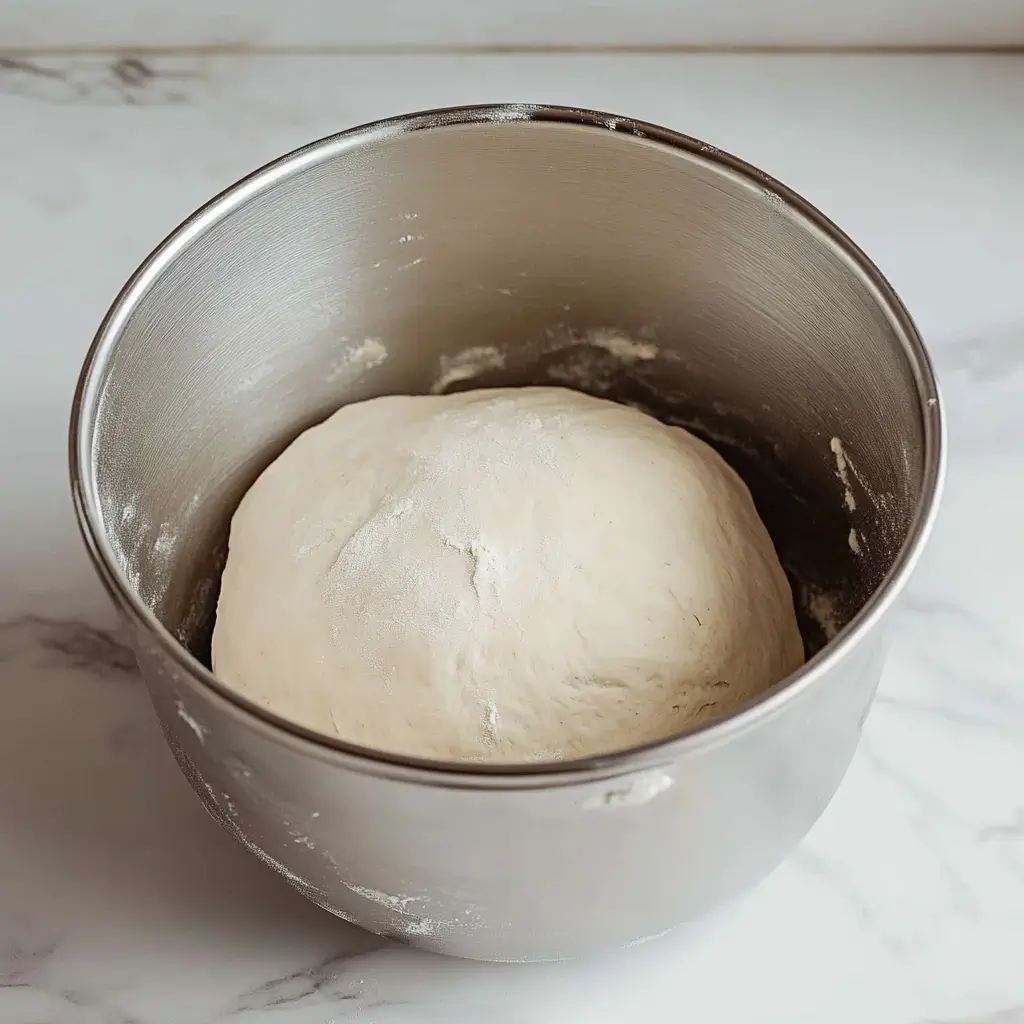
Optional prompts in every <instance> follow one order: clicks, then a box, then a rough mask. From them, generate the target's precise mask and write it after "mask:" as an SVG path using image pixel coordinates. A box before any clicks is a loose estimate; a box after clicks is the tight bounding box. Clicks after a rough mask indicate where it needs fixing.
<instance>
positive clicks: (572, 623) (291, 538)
mask: <svg viewBox="0 0 1024 1024" xmlns="http://www.w3.org/2000/svg"><path fill="white" fill-rule="evenodd" d="M802 661H803V645H802V642H801V639H800V633H799V631H798V629H797V623H796V616H795V614H794V611H793V599H792V595H791V592H790V588H789V584H788V582H787V580H786V577H785V575H784V573H783V571H782V568H781V566H780V565H779V560H778V557H777V556H776V554H775V549H774V548H773V546H772V542H771V539H770V538H769V536H768V533H767V531H766V530H765V528H764V525H763V524H762V523H761V521H760V519H759V518H758V516H757V512H756V511H755V509H754V504H753V502H752V500H751V498H750V494H749V492H748V491H747V488H746V486H745V485H744V484H743V483H742V481H741V480H740V478H739V477H738V476H737V475H736V474H735V473H734V472H733V471H732V469H730V468H729V466H728V465H727V464H726V463H725V462H724V461H723V460H722V458H721V457H720V456H719V455H718V454H716V453H715V451H714V450H713V449H711V448H709V447H708V446H707V445H706V444H704V443H703V442H702V441H699V440H698V439H697V438H695V437H694V436H693V435H691V434H689V433H687V432H686V431H685V430H682V429H680V428H678V427H669V426H666V425H664V424H663V423H661V422H659V421H658V420H656V419H654V418H652V417H651V416H648V415H646V414H645V413H642V412H639V411H637V410H636V409H632V408H629V407H627V406H622V405H617V404H615V403H613V402H609V401H605V400H603V399H598V398H591V397H589V396H587V395H583V394H579V393H577V392H574V391H569V390H566V389H563V388H515V389H500V390H481V391H468V392H463V393H461V394H454V395H443V396H417V397H408V396H396V397H388V398H376V399H373V400H371V401H366V402H360V403H357V404H354V405H348V406H345V407H344V408H342V409H341V410H339V411H338V412H337V413H335V414H334V415H333V416H331V417H330V419H328V420H326V421H325V422H324V423H321V424H320V425H319V426H316V427H313V428H312V429H310V430H308V431H306V432H305V433H304V434H302V435H301V436H300V437H299V438H298V439H297V440H296V441H295V442H294V443H293V444H292V445H291V446H290V447H289V448H288V449H287V450H286V451H285V452H284V453H283V454H282V455H281V456H280V457H279V458H278V459H277V460H276V461H275V462H274V463H273V464H272V465H271V466H270V467H269V468H268V469H267V470H266V471H265V472H264V473H263V474H262V476H260V478H259V479H258V480H257V481H256V483H255V484H253V486H252V488H251V490H250V491H249V492H248V494H247V495H246V496H245V498H244V500H243V501H242V503H241V504H240V505H239V507H238V510H237V512H236V513H235V516H234V519H233V521H232V523H231V537H230V548H229V553H228V558H227V564H226V566H225V569H224V577H223V582H222V588H221V593H220V603H219V606H218V610H217V623H216V629H215V631H214V635H213V668H214V671H215V672H216V674H217V676H218V677H219V678H220V679H222V680H223V681H224V683H226V684H227V685H228V686H231V687H234V688H235V689H236V690H238V691H240V692H241V693H243V694H245V695H246V696H247V697H249V698H250V699H251V700H253V701H255V702H257V703H259V704H261V705H263V706H265V707H267V708H269V709H272V710H273V711H275V712H277V713H278V714H279V715H281V716H282V717H284V718H287V719H290V720H292V721H294V722H297V723H301V724H302V725H305V726H307V727H309V728H311V729H314V730H316V731H318V732H320V733H326V734H328V735H333V736H339V737H341V738H342V739H344V740H348V741H351V742H354V743H358V744H362V745H364V746H367V747H373V748H376V749H378V750H382V751H389V752H391V753H395V754H405V755H413V756H418V757H425V758H438V759H444V760H458V761H504V762H524V761H535V760H548V759H560V758H575V757H581V756H586V755H594V754H604V753H609V752H612V751H616V750H622V749H624V748H628V747H632V746H635V745H638V744H643V743H648V742H651V741H653V740H659V739H662V738H665V737H669V736H672V735H673V734H674V733H677V732H679V731H680V730H681V729H682V728H684V727H686V726H687V725H690V724H692V723H694V722H696V721H701V720H706V719H707V718H709V717H717V716H719V715H722V714H724V713H727V712H728V711H730V710H731V709H734V708H736V707H737V706H738V705H741V704H743V703H744V702H746V701H748V700H749V699H750V698H752V697H754V696H756V695H757V694H758V693H760V692H761V691H763V690H764V689H765V688H766V687H768V686H771V685H772V684H773V683H775V682H776V681H778V680H779V679H781V678H783V677H784V676H786V675H788V674H789V673H790V672H792V671H793V670H794V669H796V668H797V667H798V666H799V665H800V664H801V663H802Z"/></svg>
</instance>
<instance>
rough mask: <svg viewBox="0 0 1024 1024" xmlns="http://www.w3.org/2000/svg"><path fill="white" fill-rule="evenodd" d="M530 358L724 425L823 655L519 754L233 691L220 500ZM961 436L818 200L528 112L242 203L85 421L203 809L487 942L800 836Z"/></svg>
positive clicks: (79, 450) (858, 711)
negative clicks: (312, 449) (340, 437)
mask: <svg viewBox="0 0 1024 1024" xmlns="http://www.w3.org/2000/svg"><path fill="white" fill-rule="evenodd" d="M467 349H469V351H467ZM529 382H536V383H561V384H568V385H570V386H575V387H579V388H581V389H584V390H589V391H591V392H594V393H597V394H603V395H608V396H610V397H613V398H616V399H619V400H622V401H628V402H632V403H635V404H638V405H641V406H643V407H645V408H647V409H650V410H651V411H653V412H654V413H656V414H657V415H660V416H662V417H664V418H666V419H669V420H672V421H675V422H680V423H685V424H689V425H691V426H692V427H693V428H695V429H696V430H698V431H699V432H701V433H703V435H704V436H705V437H707V438H709V439H710V440H712V441H713V442H714V443H716V444H717V445H718V446H719V448H720V449H721V450H722V451H723V452H724V453H725V454H726V456H727V457H728V458H729V459H730V460H732V461H733V463H734V464H735V465H736V467H737V468H738V469H739V470H740V472H741V473H742V474H743V475H744V476H745V477H746V479H747V481H748V483H749V484H750V486H751V489H752V491H753V493H754V495H755V499H756V501H757V503H758V505H759V507H760V510H761V513H762V516H763V518H764V520H765V522H766V523H767V525H768V528H769V530H770V531H771V533H772V535H773V537H774V539H775V542H776V545H777V547H778V549H779V551H780V553H781V556H782V559H783V562H784V564H785V566H786V568H787V570H788V572H789V573H790V575H791V579H792V581H793V585H794V591H795V593H796V595H797V600H798V604H799V606H800V609H801V615H802V624H803V629H804V635H805V638H806V641H807V645H808V651H809V653H810V654H811V657H810V660H809V661H808V663H807V665H806V667H805V668H804V669H802V670H801V671H800V672H797V673H796V674H795V675H793V676H792V677H791V678H789V679H787V680H784V681H783V682H782V683H780V684H779V685H778V686H776V687H774V688H773V689H772V690H770V691H769V692H767V693H765V694H764V696H763V697H762V698H761V699H759V700H758V701H756V702H755V703H753V704H752V705H751V706H749V707H746V708H744V709H742V710H741V711H740V712H739V713H737V714H734V715H732V716H731V717H729V718H728V719H726V720H723V721H720V722H717V723H713V724H711V725H708V726H705V727H703V728H699V729H696V730H693V731H691V732H690V733H689V734H685V735H681V736H679V737H678V738H677V739H673V740H671V741H669V742H663V743H658V744H654V745H652V746H650V747H648V748H645V749H639V750H633V751H629V752H627V753H623V754H617V755H614V756H608V757H601V758H594V759H592V760H588V761H580V762H574V763H561V764H533V765H524V766H519V767H516V766H512V767H487V766H477V765H466V764H461V765H460V764H444V763H432V762H426V761H416V760H413V759H411V758H402V757H390V756H384V755H381V754H378V753H375V752H374V751H372V750H367V749H362V748H359V747H355V746H352V745H351V744H346V743H343V742H341V741H338V740H330V739H325V738H323V737H320V736H317V735H314V734H311V733H309V732H308V731H306V730H304V729H302V728H298V727H296V726H294V725H291V724H289V723H288V722H285V721H282V720H281V719H279V718H277V717H275V716H274V715H273V714H272V713H270V712H268V711H267V710H265V709H264V708H261V707H255V706H253V705H252V704H249V703H248V702H246V701H245V700H244V699H242V698H241V697H238V696H237V695H235V694H233V693H231V692H230V691H228V690H227V689H225V688H224V687H223V686H222V685H221V684H220V683H218V681H217V680H216V679H215V678H214V677H213V676H212V674H211V673H210V671H209V668H208V664H209V662H208V656H209V639H210V632H211V628H212V622H213V617H214V610H215V605H216V598H217V587H218V578H219V571H220V568H221V566H222V565H223V560H224V553H225V541H226V537H227V528H228V521H229V518H230V515H231V513H232V511H233V510H234V508H235V506H236V504H237V502H238V501H239V499H240V498H241V496H242V495H243V493H244V492H245V490H246V489H247V488H248V486H249V485H250V484H251V483H252V481H253V480H254V479H255V477H256V476H257V474H258V473H259V472H260V471H261V469H262V468H263V467H264V466H266V465H267V463H268V462H269V461H270V460H271V459H272V458H274V457H275V456H276V455H277V454H278V453H279V452H280V451H281V450H282V448H283V447H284V446H285V445H286V444H287V443H288V442H289V441H290V440H291V439H292V438H294V437H295V436H296V434H297V433H298V432H299V431H301V430H302V429H304V428H305V427H307V426H309V425H310V424H312V423H314V422H316V421H318V420H320V419H322V418H324V417H325V416H326V415H327V414H328V413H330V412H331V411H333V410H334V409H335V408H336V407H337V406H338V405H340V404H341V403H344V402H351V401H355V400H358V399H364V398H368V397H370V396H373V395H380V394H384V393H389V392H424V391H428V390H431V389H434V390H437V389H441V388H444V387H467V386H473V385H492V384H499V383H502V384H507V383H512V384H525V383H529ZM943 449H944V443H943V431H942V422H941V417H940V408H939V399H938V393H937V391H936V386H935V381H934V379H933V377H932V372H931V369H930V367H929V364H928V360H927V357H926V355H925V352H924V350H923V348H922V346H921V342H920V339H919V338H918V335H917V333H916V331H915V328H914V326H913V324H912V322H911V320H910V318H909V317H908V315H907V313H906V311H905V310H904V308H903V307H902V305H901V304H900V302H899V301H898V299H897V298H896V296H895V295H894V294H893V292H892V290H891V289H890V288H889V286H888V285H887V284H886V282H885V281H884V280H883V278H882V277H881V275H880V274H879V272H878V271H877V270H876V269H875V268H874V267H873V266H872V264H871V263H870V262H869V261H868V260H867V259H866V258H865V257H864V255H863V254H862V253H861V252H860V251H859V250H857V249H856V248H855V247H854V245H853V244H852V243H851V242H850V241H849V240H848V239H847V238H846V237H844V236H843V235H842V234H841V233H840V232H839V231H838V230H837V229H836V228H835V227H834V226H833V225H832V224H830V223H829V222H828V221H827V220H825V218H823V217H822V216H821V214H819V213H818V212H817V211H816V210H814V209H813V208H811V207H810V206H809V205H808V204H807V203H805V202H804V201H803V200H801V199H800V198H799V197H798V196H796V195H794V194H793V193H792V192H790V191H789V190H787V189H786V188H785V187H783V186H782V185H780V184H779V183H778V182H776V181H774V180H772V179H770V178H768V177H767V176H765V175H764V174H762V173H760V172H759V171H757V170H755V169H753V168H752V167H749V166H747V165H746V164H744V163H742V162H740V161H738V160H736V159H734V158H732V157H730V156H727V155H725V154H723V153H720V152H717V151H716V150H715V149H713V148H712V147H710V146H706V145H702V144H700V143H698V142H696V141H694V140H692V139H689V138H686V137H684V136H681V135H678V134H676V133H674V132H670V131H666V130H665V129H662V128H657V127H655V126H653V125H648V124H643V123H639V122H636V121H632V120H629V119H627V118H620V117H611V116H608V115H604V114H597V113H591V112H587V111H580V110H567V109H556V108H548V107H516V106H502V107H486V108H469V109H458V110H447V111H436V112H431V113H425V114H415V115H411V116H408V117H402V118H398V119H395V120H391V121H385V122H382V123H379V124H373V125H370V126H367V127H363V128H357V129H355V130H353V131H349V132H345V133H343V134H341V135H338V136H335V137H333V138H329V139H325V140H323V141H321V142H317V143H314V144H313V145H311V146H307V147H306V148H305V149H301V150H299V151H297V152H295V153H292V154H291V155H289V156H286V157H284V158H282V159H281V160H278V161H276V162H275V163H273V164H270V165H269V166H267V167H265V168H263V169H262V170H260V171H258V172H256V173H255V174H253V175H252V176H250V177H249V178H246V179H245V180H244V181H242V182H240V183H239V184H237V185H235V186H234V187H233V188H231V189H229V190H228V191H227V192H225V193H223V194H222V195H220V196H219V197H217V198H216V199H214V200H213V201H212V202H211V203H210V204H209V205H207V206H205V207H204V208H203V209H202V210H200V211H199V212H198V213H196V214H195V215H193V216H192V217H191V218H189V220H187V221H186V222H185V223H184V224H183V225H182V226H181V227H180V228H178V230H177V231H175V232H174V233H173V234H172V235H171V236H170V237H169V238H168V239H167V240H166V241H165V242H164V243H163V244H162V245H161V246H160V247H159V248H158V249H157V250H156V251H155V252H154V253H153V255H152V256H150V258H149V259H148V260H147V261H146V263H145V264H144V265H143V266H142V268H141V269H140V270H139V271H138V272H137V273H136V275H135V276H134V277H133V278H132V280H131V281H130V282H129V284H128V285H127V286H126V288H125V289H124V291H123V292H122V293H121V295H120V296H119V297H118V299H117V301H116V302H115V303H114V306H113V307H112V309H111V311H110V313H109V314H108V316H107V318H106V320H105V321H104V323H103V325H102V327H101V328H100V331H99V333H98V335H97V337H96V340H95V342H94V343H93V346H92V349H91V350H90V352H89V355H88V359H87V361H86V364H85V368H84V370H83V373H82V377H81V382H80V386H79V390H78V393H77V395H76V398H75V404H74V412H73V417H72V425H71V466H72V477H73V489H74V496H75V501H76V503H77V509H78V514H79V517H80V522H81V526H82V531H83V534H84V536H85V540H86V542H87V544H88V546H89V549H90V551H91V553H92V557H93V559H94V560H95V563H96V567H97V569H98V571H99V574H100V576H101V577H102V579H103V581H104V583H105V584H106V586H107V589H108V590H109V592H110V594H111V595H112V597H113V599H114V601H115V602H116V604H117V606H118V607H119V609H120V610H121V611H122V612H123V614H124V618H125V620H126V622H127V624H128V627H129V629H130V632H131V637H132V642H133V643H134V645H135V649H136V651H137V654H138V659H139V663H140V665H141V668H142V673H143V676H144V678H145V680H146V684H147V686H148V687H149V691H150V693H151V695H152V700H153V703H154V705H155V707H156V710H157V714H158V715H159V717H160V721H161V722H162V724H163V728H164V732H165V734H166V736H167V740H168V742H169V744H170V746H171V749H172V750H173V751H174V755H175V757H176V758H177V759H178V762H179V764H180V765H181V767H182V769H183V771H184V772H185V774H186V775H187V776H188V779H189V781H190V782H191V784H192V785H193V787H194V788H195V790H196V792H197V793H198V795H199V797H200V798H201V799H202V801H203V802H204V804H205V805H206V807H207V809H208V810H209V811H210V812H211V813H212V814H213V815H214V816H215V817H216V818H217V820H218V821H219V822H220V823H221V824H222V825H223V826H224V827H225V828H226V829H227V830H228V831H229V832H231V833H232V834H233V835H234V836H235V837H236V838H237V839H238V840H239V841H241V842H242V843H244V844H245V845H246V846H247V847H248V848H249V849H250V850H251V851H252V852H253V853H254V854H256V856H258V857H259V858H260V859H261V860H263V861H264V862H265V863H267V864H269V865H270V866H271V867H273V868H275V869H276V870H278V871H279V872H281V874H283V875H284V876H285V878H287V879H288V880H289V881H290V882H291V883H292V884H293V885H294V886H295V887H296V888H297V889H299V891H300V892H302V893H304V894H305V895H306V896H308V897H309V898H310V899H312V900H314V901H315V902H317V903H318V904H320V905H321V906H323V907H325V908H326V909H328V910H330V911H332V912H333V913H335V914H337V915H338V916H340V917H343V918H345V919H346V920H350V921H355V922H357V923H358V924H360V925H362V926H363V927H365V928H368V929H371V930H373V931H375V932H379V933H381V934H384V935H391V936H396V937H398V938H401V939H403V940H405V941H408V942H411V943H413V944H415V945H417V946H422V947H424V948H426V949H431V950H437V951H440V952H445V953H452V954H457V955H460V956H466V957H474V958H482V959H496V960H533V959H554V958H562V957H571V956H576V955H580V954H585V953H587V952H589V951H592V950H598V949H602V948H606V947H610V946H614V945H616V944H624V943H628V942H631V941H633V940H637V939H641V938H644V937H647V936H651V935H653V934H656V933H660V932H662V931H663V930H665V929H668V928H671V927H672V926H674V925H677V924H679V923H681V922H684V921H687V920H689V919H692V918H694V917H696V916H697V915H700V914H702V913H703V912H705V911H707V910H708V909H709V908H713V907H715V906H717V905H719V904H721V903H722V902H723V901H725V900H727V899H728V898H729V897H731V896H732V895H734V894H736V893H738V892H739V891H741V890H743V889H744V888H746V887H748V886H750V885H752V884H753V883H755V882H757V881H758V880H759V879H761V878H762V877H763V876H764V875H766V874H767V873H768V872H769V871H771V869H772V868H773V867H774V866H775V865H776V864H778V863H779V862H780V861H781V860H782V859H783V858H784V857H785V856H786V855H787V853H788V852H789V851H790V850H791V849H792V848H793V847H794V845H795V844H796V843H797V842H798V841H799V840H800V839H801V837H802V836H803V835H804V834H805V833H806V832H807V830H808V829H809V828H810V826H811V825H812V824H813V822H814V821H815V819H816V818H817V817H818V816H819V815H820V814H821V812H822V810H823V809H824V808H825V806H826V804H828V802H829V800H830V799H831V797H832V795H833V793H834V792H835V790H836V787H837V786H838V785H839V782H840V780H841V779H842V777H843V774H844V772H845V771H846V768H847V766H848V764H849V761H850V758H851V756H852V754H853V751H854V748H855V746H856V743H857V739H858V736H859V733H860V727H861V723H862V722H863V720H864V716H865V715H866V713H867V709H868V705H869V703H870V701H871V699H872V696H873V694H874V692H875V688H876V685H877V683H878V679H879V674H880V672H881V668H882V659H883V653H884V639H885V620H886V613H887V612H888V610H889V608H890V605H891V604H892V601H893V598H895V597H896V595H897V592H898V591H899V590H900V589H901V588H902V587H903V585H904V583H905V582H906V580H907V576H908V574H909V573H910V571H911V568H912V567H913V565H914V563H915V561H916V560H917V557H918V555H919V554H920V551H921V548H922V545H923V543H924V541H925V537H926V535H927V533H928V531H929V528H930V526H931V522H932V519H933V515H934V512H935V507H936V502H937V498H938V495H939V490H940V484H941V477H942V469H943ZM837 630H838V635H833V634H835V633H836V631H837ZM830 637H831V639H829V638H830ZM825 640H828V643H827V644H826V643H825ZM823 645H824V646H823Z"/></svg>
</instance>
